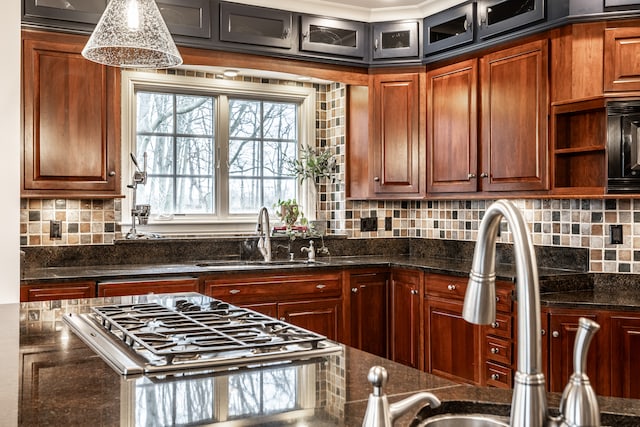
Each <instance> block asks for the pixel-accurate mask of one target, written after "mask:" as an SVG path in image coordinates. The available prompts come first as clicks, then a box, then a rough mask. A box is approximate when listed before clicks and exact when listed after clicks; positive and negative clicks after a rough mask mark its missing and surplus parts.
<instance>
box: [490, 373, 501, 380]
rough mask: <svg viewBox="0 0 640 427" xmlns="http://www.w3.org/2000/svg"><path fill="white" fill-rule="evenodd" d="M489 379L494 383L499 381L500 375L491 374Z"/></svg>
mask: <svg viewBox="0 0 640 427" xmlns="http://www.w3.org/2000/svg"><path fill="white" fill-rule="evenodd" d="M491 379H492V380H494V381H498V380H499V379H500V375H498V374H491Z"/></svg>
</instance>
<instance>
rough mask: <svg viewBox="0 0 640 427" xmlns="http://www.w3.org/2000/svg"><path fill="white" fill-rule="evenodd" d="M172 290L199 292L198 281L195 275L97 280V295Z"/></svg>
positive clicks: (171, 291)
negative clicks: (108, 280)
mask: <svg viewBox="0 0 640 427" xmlns="http://www.w3.org/2000/svg"><path fill="white" fill-rule="evenodd" d="M174 292H200V281H199V280H198V279H197V278H195V277H178V278H162V279H142V280H115V281H110V282H98V296H99V297H116V296H126V295H144V294H168V293H174Z"/></svg>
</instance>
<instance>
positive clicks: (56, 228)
mask: <svg viewBox="0 0 640 427" xmlns="http://www.w3.org/2000/svg"><path fill="white" fill-rule="evenodd" d="M49 238H50V239H62V221H49Z"/></svg>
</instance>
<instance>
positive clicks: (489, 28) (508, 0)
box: [478, 0, 545, 39]
mask: <svg viewBox="0 0 640 427" xmlns="http://www.w3.org/2000/svg"><path fill="white" fill-rule="evenodd" d="M544 17H545V0H481V1H478V37H479V38H481V39H484V38H487V37H491V36H493V35H496V34H500V33H503V32H505V31H509V30H514V29H517V28H520V27H524V26H527V25H530V24H533V23H535V22H538V21H541V20H543V19H544Z"/></svg>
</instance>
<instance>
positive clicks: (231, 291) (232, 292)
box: [229, 289, 240, 295]
mask: <svg viewBox="0 0 640 427" xmlns="http://www.w3.org/2000/svg"><path fill="white" fill-rule="evenodd" d="M229 293H230V294H231V295H235V294H239V293H240V289H231V290H230V291H229Z"/></svg>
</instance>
